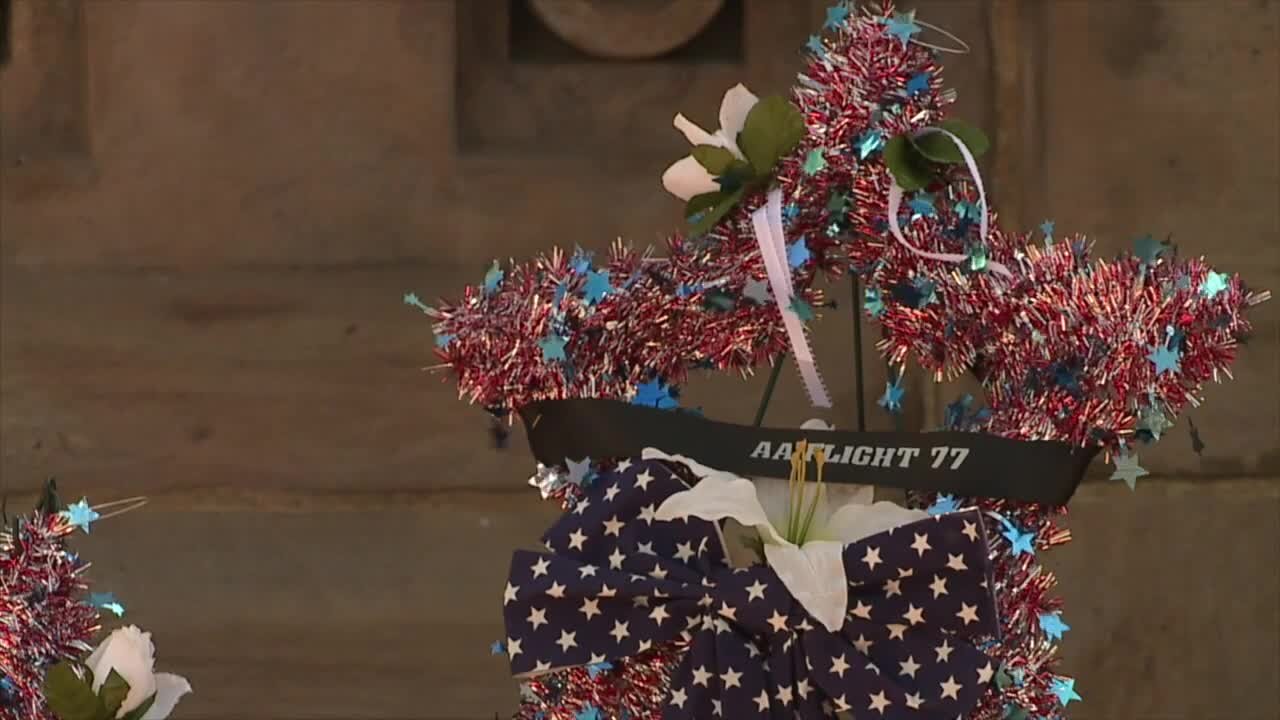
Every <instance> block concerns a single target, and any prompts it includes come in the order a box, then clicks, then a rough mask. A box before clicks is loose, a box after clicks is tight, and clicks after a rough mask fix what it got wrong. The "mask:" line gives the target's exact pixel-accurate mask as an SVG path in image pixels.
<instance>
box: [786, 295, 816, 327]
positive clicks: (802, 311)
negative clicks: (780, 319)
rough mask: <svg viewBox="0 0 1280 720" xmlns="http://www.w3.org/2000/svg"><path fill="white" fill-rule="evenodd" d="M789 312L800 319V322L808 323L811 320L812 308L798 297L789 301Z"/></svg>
mask: <svg viewBox="0 0 1280 720" xmlns="http://www.w3.org/2000/svg"><path fill="white" fill-rule="evenodd" d="M791 312H793V313H795V314H796V317H798V318H800V322H809V321H810V320H812V319H813V308H812V307H810V306H809V303H807V302H805V301H804V300H801V299H800V298H798V297H796V298H792V299H791Z"/></svg>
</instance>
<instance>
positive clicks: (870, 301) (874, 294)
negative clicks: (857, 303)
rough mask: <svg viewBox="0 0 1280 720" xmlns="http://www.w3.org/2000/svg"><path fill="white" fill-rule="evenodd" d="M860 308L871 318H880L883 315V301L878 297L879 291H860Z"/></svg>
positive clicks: (870, 288) (873, 289)
mask: <svg viewBox="0 0 1280 720" xmlns="http://www.w3.org/2000/svg"><path fill="white" fill-rule="evenodd" d="M862 307H863V309H864V310H866V311H867V314H868V315H870V316H871V317H880V316H881V315H883V314H884V299H883V298H881V297H880V291H879V290H877V289H875V288H873V287H868V288H867V289H865V290H863V291H862Z"/></svg>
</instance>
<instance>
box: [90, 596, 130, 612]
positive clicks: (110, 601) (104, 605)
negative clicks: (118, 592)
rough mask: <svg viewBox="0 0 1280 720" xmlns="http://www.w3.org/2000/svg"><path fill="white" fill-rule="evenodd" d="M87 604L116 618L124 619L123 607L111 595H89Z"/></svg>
mask: <svg viewBox="0 0 1280 720" xmlns="http://www.w3.org/2000/svg"><path fill="white" fill-rule="evenodd" d="M89 604H90V605H92V606H94V607H96V608H98V609H99V610H106V611H108V612H110V613H112V614H113V615H115V616H116V617H124V605H122V604H121V603H120V601H119V600H117V599H116V596H115V595H112V594H111V593H89Z"/></svg>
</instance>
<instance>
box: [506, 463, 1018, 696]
mask: <svg viewBox="0 0 1280 720" xmlns="http://www.w3.org/2000/svg"><path fill="white" fill-rule="evenodd" d="M685 489H687V485H686V484H685V483H684V481H682V480H681V479H680V478H679V477H678V476H677V475H676V474H675V473H673V472H672V471H671V469H669V467H668V466H666V465H664V464H663V463H661V462H657V461H643V462H634V463H632V462H624V463H622V464H621V465H620V466H619V468H618V469H617V470H615V471H613V472H610V473H605V474H603V475H601V476H600V477H599V478H598V480H597V481H596V483H595V484H594V485H593V486H592V487H591V488H589V489H588V491H587V493H586V495H585V496H584V497H583V498H582V500H581V501H580V502H579V503H578V505H577V506H576V507H575V508H574V510H573V511H571V512H569V513H566V514H565V515H564V516H563V517H562V518H561V519H560V520H559V521H558V522H557V523H556V524H555V525H553V526H552V528H551V529H550V530H549V531H548V532H547V534H546V536H545V537H544V538H543V539H544V542H545V543H546V546H547V548H548V549H549V550H550V551H551V552H550V553H536V552H527V551H520V552H517V553H515V555H514V557H513V558H512V563H511V573H510V577H509V580H508V582H507V587H506V590H505V593H504V598H503V606H504V607H503V615H504V618H505V621H506V628H507V653H508V655H509V656H510V659H511V670H512V673H513V674H516V675H536V674H540V673H543V672H549V671H551V670H557V669H560V668H565V667H571V666H578V665H591V664H596V663H603V662H607V661H610V660H616V659H620V658H626V657H631V656H633V655H636V654H638V653H641V652H644V651H645V650H647V649H649V648H650V647H652V646H654V645H656V644H658V643H664V642H671V641H676V642H681V643H685V644H686V648H687V650H686V654H685V657H684V660H683V661H682V662H681V664H680V666H679V668H678V669H677V670H676V671H675V672H674V675H673V677H672V679H671V691H670V693H669V695H668V697H667V702H666V705H665V706H664V709H663V718H664V719H666V720H675V719H680V718H699V719H703V718H712V717H725V718H735V719H736V718H756V717H766V718H786V719H788V720H790V719H791V718H794V717H796V716H797V714H798V716H799V717H800V718H803V719H805V720H809V719H811V718H827V717H831V716H832V715H831V713H832V710H852V711H853V712H854V713H855V714H856V716H857V717H883V718H891V719H892V718H903V719H904V720H906V719H909V718H916V719H926V720H927V719H933V718H937V719H939V720H941V719H943V718H946V719H947V720H950V719H951V718H955V717H957V716H960V715H963V714H964V713H965V712H966V711H967V710H968V709H969V708H971V707H972V706H973V705H974V704H975V703H976V702H977V700H978V699H979V697H980V696H981V695H982V693H983V691H984V690H985V689H986V686H987V685H988V684H989V682H990V681H991V679H992V677H993V675H994V669H993V667H992V665H991V663H990V662H989V660H988V658H987V656H986V655H985V654H984V653H983V652H982V651H981V650H979V649H978V648H977V647H975V643H976V642H978V641H979V639H981V638H984V637H990V636H993V635H995V633H996V632H997V624H996V614H995V607H994V603H993V600H992V597H991V592H990V590H989V587H990V586H989V583H988V580H987V578H988V574H989V563H988V558H987V543H986V537H985V535H984V533H983V528H982V521H981V516H980V515H979V514H978V513H976V512H961V513H952V514H947V515H938V516H935V517H931V518H928V519H925V520H920V521H918V522H915V523H911V524H909V525H904V526H901V527H898V528H895V529H894V530H891V531H889V532H887V533H881V534H879V535H874V536H872V537H869V538H866V539H864V540H861V541H859V542H856V543H853V544H851V545H849V546H847V547H846V548H845V552H844V558H845V568H846V573H847V575H848V578H849V584H850V589H849V613H848V617H847V619H846V621H845V624H844V627H843V628H841V631H840V632H838V633H832V632H829V631H828V630H826V629H825V628H824V627H822V626H821V625H820V624H819V623H817V622H815V621H813V620H812V618H810V617H809V616H808V615H807V613H805V611H804V610H803V608H801V606H800V605H799V604H798V603H796V602H795V601H794V599H793V598H792V597H791V595H790V594H789V593H788V592H787V590H786V589H785V588H784V587H783V585H782V582H781V581H780V580H779V579H778V577H777V575H775V574H774V572H773V571H772V570H770V569H769V568H768V567H767V566H763V565H759V566H753V567H750V568H737V569H734V568H731V567H730V566H729V563H728V559H727V553H726V550H725V547H724V541H723V536H722V535H721V533H720V529H719V528H718V527H717V526H716V525H715V524H714V523H711V522H707V521H703V520H699V519H696V518H690V519H688V520H679V521H674V522H662V521H659V520H656V519H655V518H654V513H655V512H656V510H657V508H658V506H659V505H661V504H662V501H663V500H665V499H666V498H667V497H668V496H670V495H672V494H674V493H676V492H680V491H682V490H685Z"/></svg>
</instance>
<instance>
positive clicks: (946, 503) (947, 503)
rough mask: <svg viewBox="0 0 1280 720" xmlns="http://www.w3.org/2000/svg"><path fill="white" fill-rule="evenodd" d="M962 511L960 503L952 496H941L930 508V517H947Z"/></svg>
mask: <svg viewBox="0 0 1280 720" xmlns="http://www.w3.org/2000/svg"><path fill="white" fill-rule="evenodd" d="M959 509H960V503H959V502H958V501H957V500H956V499H955V498H954V497H952V496H951V495H939V496H938V499H937V500H934V501H933V504H932V505H930V506H929V514H930V515H946V514H947V513H952V512H955V511H956V510H959Z"/></svg>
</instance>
